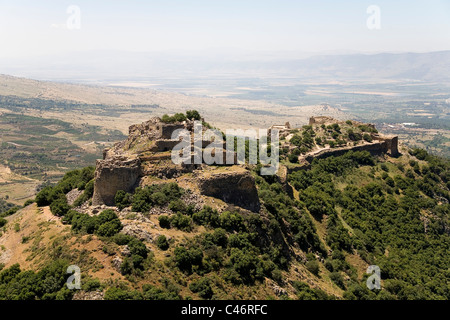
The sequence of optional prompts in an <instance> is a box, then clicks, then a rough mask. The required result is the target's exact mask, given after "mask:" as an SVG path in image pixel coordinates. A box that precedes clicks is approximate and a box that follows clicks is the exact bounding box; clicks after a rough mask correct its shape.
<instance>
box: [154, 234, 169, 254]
mask: <svg viewBox="0 0 450 320" xmlns="http://www.w3.org/2000/svg"><path fill="white" fill-rule="evenodd" d="M156 246H157V247H158V248H159V249H161V250H163V251H165V250H167V249H169V242H168V241H167V238H166V236H164V235H160V236H159V237H158V238H156Z"/></svg>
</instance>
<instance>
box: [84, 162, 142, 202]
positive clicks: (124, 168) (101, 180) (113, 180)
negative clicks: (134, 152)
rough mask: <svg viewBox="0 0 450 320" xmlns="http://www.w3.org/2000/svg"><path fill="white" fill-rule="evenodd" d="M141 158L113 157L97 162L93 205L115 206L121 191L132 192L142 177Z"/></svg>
mask: <svg viewBox="0 0 450 320" xmlns="http://www.w3.org/2000/svg"><path fill="white" fill-rule="evenodd" d="M140 166H141V161H140V159H139V158H132V159H129V158H127V157H121V156H116V157H111V158H106V159H105V160H97V164H96V169H95V175H94V179H95V180H94V195H93V199H92V204H93V205H102V204H106V205H114V197H115V195H116V193H117V191H119V190H123V191H125V192H131V191H133V189H134V188H135V187H136V186H137V185H138V183H139V177H140V175H141V170H140Z"/></svg>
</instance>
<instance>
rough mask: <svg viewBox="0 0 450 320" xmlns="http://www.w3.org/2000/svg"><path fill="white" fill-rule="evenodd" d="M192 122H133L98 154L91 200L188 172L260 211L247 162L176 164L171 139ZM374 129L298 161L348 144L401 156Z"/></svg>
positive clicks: (316, 121) (203, 186)
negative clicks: (355, 141)
mask: <svg viewBox="0 0 450 320" xmlns="http://www.w3.org/2000/svg"><path fill="white" fill-rule="evenodd" d="M202 121H203V119H202ZM332 123H341V122H340V121H338V120H335V119H332V118H329V117H312V118H310V121H309V124H310V125H322V124H326V125H328V124H332ZM342 123H343V122H342ZM354 123H355V124H359V123H358V122H354ZM366 125H367V124H366ZM193 128H194V121H191V120H186V121H184V122H177V123H164V122H162V121H161V119H160V118H157V117H155V118H152V119H150V120H148V121H146V122H143V123H141V124H137V125H132V126H130V128H129V136H128V138H127V139H126V140H124V141H121V142H118V143H116V144H115V145H114V146H113V147H111V148H109V149H105V150H104V152H103V159H101V160H97V163H96V170H95V181H94V195H93V201H92V204H93V205H103V204H105V205H114V197H115V195H116V193H117V191H119V190H123V191H126V192H133V190H134V189H135V188H136V187H138V186H142V185H144V184H146V183H147V184H148V182H146V181H148V179H147V178H149V177H153V178H154V179H157V180H167V179H173V178H176V177H179V176H182V175H184V174H187V173H189V174H191V175H192V180H193V181H194V182H195V184H196V186H197V187H196V189H198V190H199V191H200V193H201V194H203V195H206V196H211V197H215V198H219V199H221V200H223V201H225V202H227V203H231V204H235V205H238V206H240V207H242V208H245V209H248V210H251V211H255V212H257V211H258V210H259V207H260V204H259V200H258V195H257V190H256V185H255V179H254V177H253V176H252V175H251V173H250V171H249V170H247V169H245V166H244V165H232V166H231V167H227V168H225V169H224V168H223V167H222V168H221V167H220V166H208V165H206V164H204V163H201V164H198V163H197V164H194V163H192V164H183V163H181V164H175V163H173V162H172V160H171V151H172V149H173V148H174V147H175V146H176V145H177V144H178V143H179V142H180V140H179V139H172V133H173V132H174V131H175V130H177V129H186V130H188V131H189V132H191V134H193ZM275 129H276V130H278V131H279V134H280V137H282V136H287V135H288V134H290V131H291V130H292V129H291V126H290V125H289V123H288V122H287V123H285V124H284V125H274V126H272V127H271V128H270V129H269V131H271V130H275ZM269 134H270V133H269ZM371 135H372V138H373V141H372V142H370V143H366V142H364V143H363V144H361V145H356V146H353V145H352V146H345V147H339V148H324V149H320V150H316V151H311V152H309V153H307V154H305V155H301V156H300V157H302V159H301V161H299V162H300V164H302V163H303V164H306V166H305V168H307V167H308V166H307V165H308V164H310V163H311V162H312V160H313V159H314V158H322V157H327V156H331V155H340V154H343V153H345V152H347V151H349V150H367V151H369V152H370V153H372V154H384V153H386V154H389V155H391V156H397V154H398V139H397V137H387V136H383V135H380V134H376V133H371ZM210 143H211V141H208V140H205V141H202V142H201V145H202V148H205V147H206V146H208V145H209V144H210ZM291 147H292V146H291ZM223 150H224V152H225V153H228V152H231V151H226V148H225V145H224V148H223ZM233 153H234V151H233ZM224 156H225V154H224ZM235 156H236V155H235V154H234V157H235ZM300 167H301V166H300ZM146 179H147V180H146ZM152 183H153V182H152Z"/></svg>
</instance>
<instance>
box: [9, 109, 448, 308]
mask: <svg viewBox="0 0 450 320" xmlns="http://www.w3.org/2000/svg"><path fill="white" fill-rule="evenodd" d="M183 117H184V118H183V119H182V121H176V120H173V121H172V120H170V121H169V122H162V121H161V119H158V118H156V119H151V120H149V121H146V122H144V123H142V124H140V125H133V126H131V127H130V129H129V136H128V138H127V139H126V140H124V141H122V142H119V143H117V144H115V145H114V146H113V147H112V148H109V149H107V150H105V152H104V156H103V159H102V160H98V161H97V163H96V168H94V167H87V168H84V169H79V170H75V171H71V172H68V173H66V174H65V176H64V178H63V179H62V180H61V181H60V182H59V183H58V184H57V185H55V186H48V187H46V188H44V189H43V190H42V191H40V192H39V193H38V194H37V195H36V198H35V203H33V204H29V203H28V204H27V206H26V207H25V208H23V209H21V210H19V211H17V212H16V210H13V211H8V212H6V213H4V214H2V215H3V216H4V217H3V218H0V227H1V236H0V250H1V251H0V263H1V269H2V270H1V271H0V299H13V298H17V299H26V298H39V299H41V298H46V299H47V298H48V299H54V298H57V299H93V298H101V299H147V300H155V299H189V298H193V299H401V300H403V299H446V300H448V299H449V298H450V287H449V285H448V269H449V266H450V263H449V262H450V261H449V258H448V252H449V245H450V242H449V240H450V239H449V234H450V228H449V215H450V205H449V200H450V195H449V188H450V180H449V178H450V165H449V162H448V160H445V159H441V158H438V157H435V156H431V155H429V154H427V153H426V152H425V151H423V150H420V149H415V150H408V149H407V148H406V147H404V146H403V145H401V144H400V145H399V146H398V147H397V144H396V141H397V140H396V139H395V138H394V137H385V136H383V135H381V134H379V133H378V132H377V130H376V128H374V127H373V126H371V125H368V124H364V123H360V122H356V121H337V120H334V119H330V118H320V117H319V118H312V119H311V120H310V125H307V126H304V127H298V128H295V127H292V128H291V127H290V125H287V124H286V125H285V126H278V127H280V128H277V129H281V136H282V137H283V139H282V140H281V144H280V149H281V150H282V152H280V154H281V159H282V162H281V168H280V170H279V172H278V174H277V175H274V176H261V175H260V170H259V169H260V165H249V164H243V165H219V166H215V165H210V166H208V165H205V164H201V165H197V166H184V167H183V166H182V165H174V164H173V163H171V162H170V160H168V158H167V149H166V148H167V147H168V145H169V144H170V143H171V142H170V141H171V140H170V139H167V136H168V135H169V136H170V133H171V132H172V130H175V129H176V128H189V127H190V121H191V120H193V119H194V118H189V117H190V116H189V113H188V115H187V119H186V117H185V116H183ZM193 117H196V116H195V115H194V116H193ZM163 118H164V117H163ZM181 118H182V117H181ZM170 119H171V118H170ZM174 119H175V118H174ZM168 128H170V130H169V129H168ZM273 129H275V128H274V127H272V130H273ZM206 142H207V141H206ZM172 147H173V146H172ZM324 150H325V151H324ZM169 159H170V158H169ZM17 264H18V265H19V266H20V269H19V267H18V265H17ZM72 264H75V265H78V266H79V267H80V268H81V274H82V290H79V291H77V292H74V291H71V290H68V289H66V288H65V286H64V283H65V276H66V273H65V271H66V268H67V266H68V265H72ZM369 265H377V266H379V267H380V269H381V279H382V289H381V290H374V291H370V290H368V289H367V287H366V279H367V277H368V275H367V274H366V269H367V267H368V266H369ZM25 270H33V271H32V272H27V271H25ZM49 278H52V279H55V280H54V281H53V282H52V283H53V284H52V285H49V284H48V283H49V282H48V279H49ZM32 283H35V284H33V285H32ZM36 283H37V284H36Z"/></svg>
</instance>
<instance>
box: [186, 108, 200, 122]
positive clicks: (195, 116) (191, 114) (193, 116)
mask: <svg viewBox="0 0 450 320" xmlns="http://www.w3.org/2000/svg"><path fill="white" fill-rule="evenodd" d="M186 117H187V118H188V119H189V120H201V116H200V113H198V111H197V110H188V111H186Z"/></svg>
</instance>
